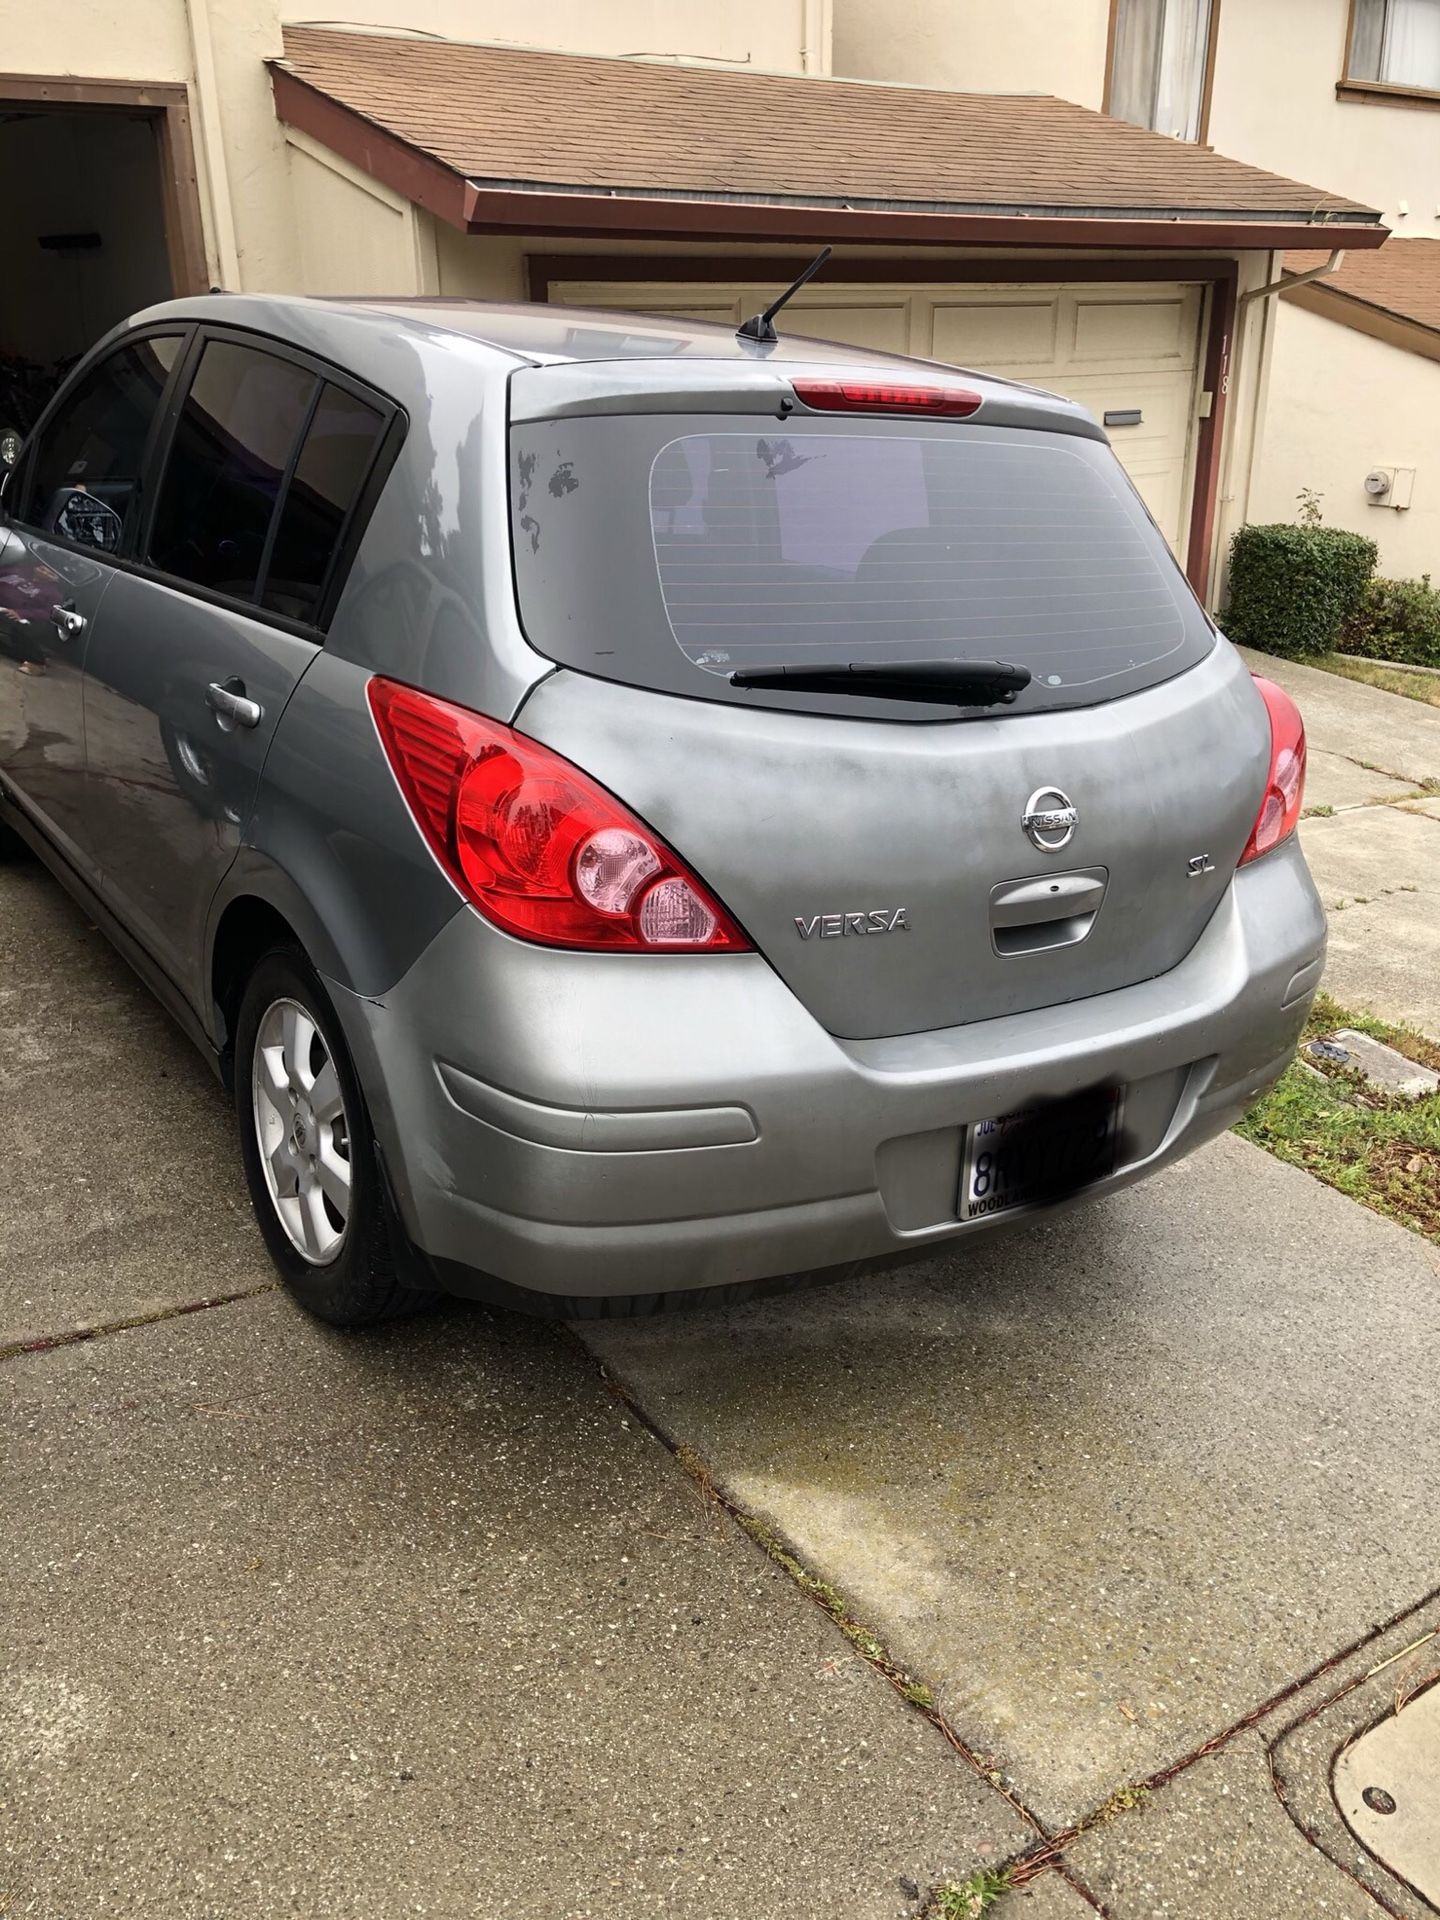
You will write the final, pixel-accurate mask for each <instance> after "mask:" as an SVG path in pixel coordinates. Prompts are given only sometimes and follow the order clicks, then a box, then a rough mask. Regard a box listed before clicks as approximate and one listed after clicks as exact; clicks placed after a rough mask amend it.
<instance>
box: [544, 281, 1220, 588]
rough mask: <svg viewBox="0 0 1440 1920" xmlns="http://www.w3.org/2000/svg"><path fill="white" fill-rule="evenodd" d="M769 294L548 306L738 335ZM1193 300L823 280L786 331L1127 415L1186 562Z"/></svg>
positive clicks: (664, 290) (667, 285) (675, 293)
mask: <svg viewBox="0 0 1440 1920" xmlns="http://www.w3.org/2000/svg"><path fill="white" fill-rule="evenodd" d="M774 296H775V288H774V287H773V286H764V285H759V284H757V285H751V286H718V285H717V286H709V285H697V284H696V283H695V282H694V281H675V280H672V281H660V280H655V281H643V282H641V281H630V280H619V281H616V280H567V281H557V282H554V283H552V285H551V288H550V298H551V299H552V300H553V301H558V302H561V303H563V304H565V305H568V306H586V307H620V308H623V309H628V310H629V311H632V312H646V313H675V314H683V315H684V316H685V317H686V318H689V319H695V320H718V321H721V322H730V323H731V324H736V325H738V323H739V322H740V321H741V320H742V319H743V318H744V317H745V316H746V315H747V314H751V313H755V312H756V311H757V310H758V309H759V308H761V307H763V306H764V305H765V304H766V303H767V302H768V301H770V300H772V299H773V298H774ZM1201 298H1202V289H1201V288H1200V287H1198V286H1185V285H1179V284H1164V285H1162V284H1159V283H1157V282H1153V281H1146V282H1145V283H1144V284H1143V285H1136V284H1134V283H1119V284H1106V285H1099V286H1088V285H1081V286H1073V285H1057V286H1040V285H1036V286H1024V287H1017V286H1015V285H1014V284H1013V283H1012V284H1007V285H996V286H966V287H931V288H923V287H916V286H913V285H905V286H874V285H869V286H851V287H836V286H835V284H834V283H833V282H831V283H830V284H829V285H828V286H827V287H825V288H824V290H823V291H819V290H815V289H806V290H805V291H803V292H802V293H800V294H798V295H797V296H796V298H795V300H794V301H793V302H792V303H791V307H790V313H791V315H792V318H791V320H790V326H791V329H792V331H794V332H796V333H808V334H813V335H816V336H818V337H819V338H821V339H825V340H840V341H843V342H844V343H845V344H846V345H847V346H855V347H878V348H881V349H882V350H884V351H886V352H890V353H911V354H918V355H919V356H920V357H921V358H923V359H927V360H945V361H949V362H951V363H952V364H953V365H955V366H960V367H975V368H979V369H983V370H984V371H985V372H987V373H1000V374H1005V375H1007V376H1009V377H1010V378H1011V379H1015V380H1027V381H1029V382H1031V383H1032V384H1033V385H1035V386H1040V387H1048V388H1050V389H1051V391H1052V392H1055V393H1063V394H1066V395H1068V396H1069V398H1070V399H1072V400H1078V401H1080V402H1081V403H1082V405H1084V406H1087V407H1089V408H1090V410H1091V412H1092V413H1094V414H1095V415H1096V417H1097V418H1099V419H1103V418H1104V416H1105V415H1106V414H1107V413H1111V414H1116V413H1122V414H1125V415H1127V416H1130V417H1131V424H1128V425H1120V424H1115V425H1112V426H1111V427H1110V429H1109V432H1110V438H1111V441H1112V443H1113V445H1114V447H1115V451H1116V452H1117V453H1118V454H1119V456H1120V458H1121V460H1122V461H1123V462H1124V463H1125V467H1126V470H1127V471H1128V473H1129V474H1130V477H1131V479H1132V480H1133V481H1134V482H1135V484H1136V486H1137V487H1138V488H1139V490H1140V492H1141V494H1142V496H1143V497H1144V500H1145V504H1146V505H1147V506H1148V507H1149V509H1150V511H1151V513H1152V514H1154V516H1155V519H1156V521H1157V522H1158V524H1159V526H1160V528H1161V530H1162V531H1163V532H1164V534H1165V537H1166V539H1167V540H1168V541H1169V542H1170V544H1171V546H1172V547H1173V548H1174V549H1175V551H1176V552H1177V553H1180V552H1181V551H1182V548H1183V546H1184V541H1185V531H1186V528H1187V525H1188V522H1189V517H1190V487H1191V474H1192V466H1193V460H1194V442H1195V422H1196V419H1197V415H1198V403H1199V392H1198V386H1199V366H1200V356H1199V346H1200V308H1201ZM1137 415H1138V418H1134V416H1137Z"/></svg>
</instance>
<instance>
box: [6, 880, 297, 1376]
mask: <svg viewBox="0 0 1440 1920" xmlns="http://www.w3.org/2000/svg"><path fill="white" fill-rule="evenodd" d="M0 1162H3V1165H4V1167H5V1179H4V1181H3V1183H0V1346H4V1345H6V1344H8V1343H9V1342H10V1341H12V1340H17V1339H22V1338H26V1337H34V1336H36V1335H43V1334H54V1333H59V1332H62V1331H65V1330H66V1329H68V1328H71V1327H74V1326H77V1325H85V1324H93V1323H96V1322H101V1323H103V1322H106V1321H113V1320H117V1319H122V1318H124V1317H126V1316H128V1315H131V1314H136V1313H143V1312H146V1311H150V1310H153V1309H156V1308H159V1307H164V1306H167V1305H173V1304H174V1303H176V1302H178V1301H186V1300H199V1299H206V1298H213V1297H215V1296H216V1295H219V1294H226V1293H235V1292H240V1291H242V1290H244V1289H246V1288H249V1287H260V1286H266V1285H269V1284H270V1283H271V1282H272V1281H273V1279H274V1277H275V1276H274V1272H273V1270H272V1269H271V1266H270V1263H269V1261H268V1259H267V1258H266V1256H265V1250H264V1247H263V1245H262V1244H261V1241H260V1236H259V1233H258V1232H257V1231H256V1229H255V1226H254V1223H253V1221H252V1218H251V1214H250V1205H249V1200H248V1198H247V1196H246V1192H245V1186H244V1181H243V1178H242V1176H241V1172H240V1151H239V1146H238V1143H237V1141H236V1137H235V1124H234V1121H233V1119H232V1117H231V1113H230V1108H229V1104H228V1102H227V1100H226V1098H225V1095H224V1094H223V1092H222V1091H221V1089H220V1087H219V1085H218V1084H217V1083H216V1081H215V1080H214V1079H213V1077H212V1076H211V1074H210V1073H209V1071H208V1070H207V1068H206V1066H205V1063H204V1062H203V1061H202V1060H201V1059H200V1057H199V1055H198V1054H197V1053H196V1051H195V1049H194V1048H193V1047H192V1046H191V1045H190V1043H189V1042H188V1041H187V1040H186V1039H185V1038H184V1036H183V1035H182V1034H181V1033H180V1031H179V1029H178V1028H177V1027H176V1026H175V1025H174V1023H173V1022H172V1021H171V1020H170V1019H169V1017H168V1016H167V1015H166V1014H165V1013H164V1012H163V1011H162V1010H161V1008H160V1007H159V1005H158V1004H157V1003H156V1001H155V1000H154V998H153V997H152V996H151V994H150V993H149V992H148V991H147V989H146V988H145V987H143V986H142V985H141V984H140V982H139V980H137V979H136V977H135V976H134V974H132V973H131V971H130V969H129V968H128V967H127V966H126V965H125V963H124V961H123V960H122V959H121V958H120V956H119V955H118V954H117V953H116V952H115V950H114V948H113V947H112V946H111V945H110V943H109V942H108V941H107V940H106V938H105V936H104V935H103V934H102V933H100V932H99V931H98V930H97V929H96V928H95V927H93V926H92V925H90V923H89V922H88V921H87V920H86V919H85V916H84V915H83V914H82V913H81V911H80V909H79V908H78V907H76V906H75V905H73V903H72V902H71V901H70V900H69V898H68V897H67V896H66V895H65V894H64V893H63V892H62V891H61V889H60V887H59V886H58V885H57V883H56V882H55V881H54V880H52V879H51V878H50V876H49V875H48V874H47V873H46V871H45V869H44V868H43V867H42V866H41V865H40V864H39V862H38V861H23V862H16V863H14V864H6V865H3V866H0Z"/></svg>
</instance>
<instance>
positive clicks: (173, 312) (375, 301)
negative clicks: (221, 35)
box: [131, 293, 1015, 384]
mask: <svg viewBox="0 0 1440 1920" xmlns="http://www.w3.org/2000/svg"><path fill="white" fill-rule="evenodd" d="M377 315H378V316H384V317H385V318H386V319H387V320H388V321H389V322H390V323H391V325H392V326H396V327H398V329H399V330H400V331H402V332H406V331H408V332H413V333H415V334H417V335H421V334H423V335H433V334H435V333H452V334H461V335H463V336H464V337H465V338H466V339H469V340H473V341H475V342H476V344H477V345H483V346H489V347H493V348H496V349H497V350H498V351H500V352H502V353H505V354H508V355H510V356H511V357H512V358H514V359H517V360H528V361H529V362H531V364H532V365H537V366H539V365H546V364H551V363H554V362H557V361H562V362H584V361H592V360H675V359H681V358H686V359H703V360H710V361H716V360H733V361H735V362H737V363H739V364H742V365H744V364H748V365H751V366H753V365H756V364H765V363H767V362H770V361H775V360H783V361H788V362H793V361H805V362H808V363H809V364H811V365H815V364H816V363H820V362H824V363H826V364H834V365H837V366H866V367H876V368H878V367H888V368H890V369H891V370H892V371H899V370H901V369H903V368H906V367H916V366H929V367H936V368H943V371H944V372H945V373H947V374H951V375H953V374H955V373H957V372H960V371H962V369H959V368H956V367H954V366H950V365H947V364H944V363H942V362H939V361H933V360H931V361H924V360H915V359H911V358H908V357H907V356H905V355H903V354H897V353H881V352H878V351H876V350H875V349H873V348H869V347H851V346H842V345H839V344H837V343H836V342H835V341H833V340H816V339H811V338H809V337H807V336H806V335H805V334H804V333H803V331H801V329H800V325H799V322H800V321H801V318H802V316H801V314H798V313H797V314H796V316H795V320H796V323H797V324H796V327H795V330H794V331H793V332H792V331H790V330H788V329H785V316H784V314H783V313H782V314H781V315H780V316H779V328H780V329H784V330H783V331H781V332H780V338H779V340H778V341H777V342H775V343H774V344H773V345H763V346H762V345H760V344H758V343H757V342H755V341H750V340H742V339H741V338H740V337H739V335H738V334H737V333H736V331H735V329H734V328H733V327H728V326H718V325H715V324H714V323H713V322H711V321H708V320H694V319H690V318H688V317H686V316H683V315H678V314H666V313H628V312H619V311H614V312H612V311H608V310H604V309H601V308H597V307H554V306H546V305H542V304H540V303H523V302H519V301H515V302H507V301H500V300H467V299H458V298H457V299H450V298H443V297H441V296H439V295H434V294H416V295H403V294H377V295H375V296H373V297H365V296H361V295H347V296H344V297H335V296H329V295H324V296H320V295H313V294H279V293H265V294H249V293H245V294H228V293H212V294H201V295H197V296H194V297H191V298H189V299H179V300H167V301H165V302H164V303H163V304H161V305H159V306H155V307H150V308H147V309H146V311H145V312H144V313H141V314H137V315H135V316H134V318H133V320H132V322H131V324H134V323H135V322H138V321H144V322H146V323H147V324H148V323H153V322H155V321H157V320H165V319H192V320H208V321H212V322H214V321H221V322H223V321H225V320H226V319H231V320H233V321H235V322H236V323H237V324H239V325H242V326H247V325H248V326H253V325H256V324H260V325H262V326H268V327H272V328H274V330H275V331H276V332H277V333H279V334H281V335H282V337H284V336H288V335H291V333H292V331H293V330H295V329H304V330H305V331H307V332H308V331H309V328H307V327H306V322H307V321H309V322H311V323H312V324H313V323H314V322H315V321H318V320H323V318H324V317H325V316H334V317H335V318H337V319H338V318H341V317H353V318H355V319H358V320H364V319H372V320H373V319H374V317H375V316H377ZM287 323H288V324H287ZM977 377H981V378H994V377H995V376H993V375H982V376H977ZM1006 384H1015V383H1013V382H1008V383H1006Z"/></svg>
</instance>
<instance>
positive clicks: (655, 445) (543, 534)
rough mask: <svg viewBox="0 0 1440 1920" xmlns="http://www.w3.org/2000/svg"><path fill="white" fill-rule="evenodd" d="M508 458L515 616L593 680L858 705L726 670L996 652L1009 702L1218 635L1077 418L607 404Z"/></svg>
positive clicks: (1079, 695)
mask: <svg viewBox="0 0 1440 1920" xmlns="http://www.w3.org/2000/svg"><path fill="white" fill-rule="evenodd" d="M512 453H513V477H512V488H513V507H514V533H515V556H516V577H517V582H518V588H519V598H520V611H521V616H522V620H523V622H524V624H525V628H526V632H527V634H528V635H529V638H530V639H531V641H532V643H533V644H534V645H535V646H537V647H538V648H539V649H540V650H541V651H543V652H545V653H547V654H549V655H550V656H551V657H552V658H554V659H557V660H561V661H563V662H564V663H565V664H567V665H570V666H574V667H579V668H582V669H584V670H585V671H587V672H592V673H597V674H602V675H604V676H605V677H607V678H614V679H625V680H630V681H632V682H634V683H635V684H638V685H644V686H651V687H658V688H661V689H664V690H667V691H675V692H684V693H688V694H691V695H700V696H701V697H709V698H719V699H739V700H743V701H744V702H746V703H747V704H757V703H763V704H772V705H783V706H793V705H796V704H801V705H805V706H810V707H816V708H820V709H822V710H825V711H835V712H849V713H854V712H856V711H857V710H859V703H856V702H853V701H850V700H845V701H843V702H840V703H837V702H835V701H834V700H833V699H832V698H831V697H829V696H815V695H811V696H800V695H795V694H790V693H775V692H767V693H765V694H764V695H760V696H757V693H756V692H754V691H743V690H740V689H736V688H732V687H731V686H730V685H729V675H730V673H731V672H732V671H733V670H734V669H735V668H737V667H742V666H762V665H763V666H771V665H774V666H781V665H798V664H803V663H806V662H810V663H817V664H822V663H823V664H825V665H831V664H836V663H847V664H848V663H852V662H856V663H859V662H864V663H877V664H883V663H884V662H886V661H900V660H906V661H930V660H957V659H958V660H993V659H1000V660H1006V661H1011V662H1013V663H1015V664H1017V665H1021V666H1025V667H1028V668H1029V669H1030V672H1031V674H1032V676H1033V677H1032V680H1031V684H1030V686H1029V687H1027V688H1026V690H1025V691H1024V693H1022V694H1021V695H1020V696H1019V699H1018V700H1017V702H1016V704H1015V706H1014V707H1013V708H1011V709H1007V711H1014V712H1023V711H1036V710H1039V709H1041V708H1046V707H1062V706H1077V705H1085V704H1088V703H1090V702H1093V701H1096V700H1105V699H1111V698H1114V697H1116V696H1117V695H1120V694H1124V693H1130V692H1134V691H1136V690H1137V689H1138V688H1140V687H1145V686H1149V685H1152V684H1154V683H1155V682H1156V681H1159V680H1163V679H1166V678H1168V677H1169V676H1170V675H1171V674H1174V673H1177V672H1180V671H1181V670H1182V669H1183V668H1184V667H1186V666H1189V665H1191V664H1193V663H1194V662H1195V661H1196V660H1198V659H1200V658H1202V657H1203V655H1204V654H1205V653H1206V652H1208V651H1209V649H1210V647H1211V645H1212V644H1213V635H1212V633H1211V630H1210V627H1209V625H1208V622H1207V621H1206V619H1205V617H1204V615H1203V613H1202V612H1201V610H1200V608H1199V606H1198V604H1197V603H1196V601H1195V599H1194V596H1193V595H1192V593H1191V592H1190V589H1189V586H1188V584H1187V583H1186V581H1185V579H1184V577H1183V575H1182V574H1181V573H1180V570H1179V568H1178V567H1177V566H1176V564H1175V561H1174V559H1173V557H1172V555H1171V554H1170V551H1169V549H1168V548H1167V547H1166V545H1165V542H1164V540H1163V538H1162V537H1161V535H1160V534H1159V532H1158V531H1157V529H1156V528H1155V526H1154V525H1153V523H1152V522H1151V520H1150V519H1149V517H1148V515H1147V514H1146V512H1145V509H1144V507H1143V506H1142V505H1141V503H1140V501H1139V499H1138V497H1137V496H1136V494H1135V492H1134V490H1133V488H1132V487H1131V486H1130V483H1129V481H1128V480H1127V479H1126V477H1125V475H1124V473H1123V471H1122V469H1121V468H1120V466H1119V463H1118V462H1117V461H1116V460H1115V458H1114V455H1113V454H1112V453H1111V451H1110V449H1109V448H1108V447H1107V446H1106V445H1104V444H1103V442H1100V441H1095V440H1090V439H1086V438H1083V437H1081V436H1078V435H1073V434H1061V433H1047V432H1037V431H1034V430H1029V429H1009V428H1006V429H997V428H991V429H985V428H977V427H971V426H967V427H954V428H950V429H948V430H947V429H944V428H937V427H936V426H935V425H934V424H932V423H925V424H922V423H910V422H898V421H897V422H894V423H892V422H889V421H885V422H860V421H854V420H841V421H810V420H805V421H803V422H799V423H797V422H796V421H795V420H793V419H791V420H786V421H783V422H782V421H778V420H777V421H774V422H771V421H764V422H759V421H757V422H756V424H755V425H754V426H748V427H745V428H739V427H737V425H736V422H735V420H734V417H733V416H732V417H731V418H730V419H728V420H725V421H721V420H718V419H711V420H695V421H693V422H691V421H683V420H676V419H675V417H674V416H673V415H672V416H668V417H660V416H616V417H607V418H598V417H597V418H580V419H571V420H561V421H553V422H538V423H534V424H527V425H525V426H517V427H516V428H515V429H514V430H513V447H512ZM865 706H866V708H867V710H870V711H883V712H885V713H887V714H888V715H889V716H890V717H892V718H893V717H896V712H897V709H896V706H895V705H894V703H890V702H885V703H871V702H866V703H865ZM905 711H906V712H910V713H913V711H914V710H913V709H906V710H905ZM925 717H927V718H930V719H934V718H936V717H937V715H936V710H935V709H934V708H931V709H929V710H928V712H927V713H926V716H925Z"/></svg>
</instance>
